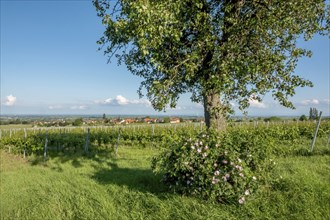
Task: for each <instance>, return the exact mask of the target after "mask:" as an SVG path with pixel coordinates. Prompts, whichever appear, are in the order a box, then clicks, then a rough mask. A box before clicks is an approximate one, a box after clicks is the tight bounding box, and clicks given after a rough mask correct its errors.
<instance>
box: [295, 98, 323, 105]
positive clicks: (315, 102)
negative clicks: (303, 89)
mask: <svg viewBox="0 0 330 220" xmlns="http://www.w3.org/2000/svg"><path fill="white" fill-rule="evenodd" d="M300 104H302V105H318V104H320V101H319V100H317V99H306V100H302V101H301V102H300Z"/></svg>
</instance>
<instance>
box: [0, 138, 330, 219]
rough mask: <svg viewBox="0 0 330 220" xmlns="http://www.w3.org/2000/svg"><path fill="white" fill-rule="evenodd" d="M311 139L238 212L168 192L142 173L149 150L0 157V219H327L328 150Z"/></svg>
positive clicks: (4, 154)
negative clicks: (311, 145) (312, 147)
mask: <svg viewBox="0 0 330 220" xmlns="http://www.w3.org/2000/svg"><path fill="white" fill-rule="evenodd" d="M326 142H327V139H326V138H322V139H319V140H318V142H317V145H316V146H315V151H314V152H313V154H310V153H308V148H309V143H310V142H307V141H306V142H305V143H304V144H302V145H300V146H298V147H299V148H300V149H302V150H301V151H300V153H299V154H291V155H287V156H285V157H277V158H276V160H275V161H276V163H277V166H276V168H275V171H274V172H276V173H278V175H279V176H281V178H279V179H278V180H276V181H274V183H273V184H272V185H266V186H263V187H262V188H261V189H260V190H259V192H258V193H256V194H254V195H253V196H251V197H250V200H249V201H248V202H247V203H246V204H244V205H239V206H237V205H228V204H218V203H213V202H209V201H203V200H200V199H197V198H193V197H188V196H182V195H179V194H176V193H175V192H170V191H168V190H167V189H166V187H165V186H164V185H163V184H162V183H161V182H160V180H161V177H160V176H156V175H154V174H153V173H152V171H151V169H150V159H151V157H152V156H153V155H156V154H158V153H159V150H158V149H157V148H149V147H147V148H142V147H138V146H121V147H120V148H119V152H118V156H117V157H115V156H114V155H112V154H109V153H104V152H103V153H98V154H93V155H90V156H88V157H87V156H83V155H81V154H78V153H77V154H70V155H63V154H61V153H59V154H58V155H56V156H53V157H52V158H49V160H48V161H46V162H43V160H42V158H41V157H36V156H31V157H29V158H28V159H26V160H25V159H22V158H21V157H19V156H15V155H13V154H8V153H7V152H6V151H5V150H1V173H0V174H1V200H0V204H1V209H0V211H1V219H33V220H37V219H43V220H44V219H330V185H329V182H330V146H327V145H326Z"/></svg>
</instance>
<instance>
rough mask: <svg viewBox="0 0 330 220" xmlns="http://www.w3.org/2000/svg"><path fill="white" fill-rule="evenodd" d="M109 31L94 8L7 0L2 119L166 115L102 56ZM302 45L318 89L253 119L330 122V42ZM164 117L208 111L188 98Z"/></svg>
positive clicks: (256, 111)
mask: <svg viewBox="0 0 330 220" xmlns="http://www.w3.org/2000/svg"><path fill="white" fill-rule="evenodd" d="M103 31H104V27H103V26H102V25H101V22H100V19H99V18H98V17H97V16H96V11H95V9H94V7H93V5H92V3H91V1H28V0H27V1H17V0H15V1H3V0H1V90H0V91H1V97H0V98H1V114H100V115H101V114H103V113H106V114H107V115H112V114H113V115H118V114H138V115H147V114H148V115H153V114H159V113H158V112H156V111H154V110H153V109H152V107H151V106H150V104H149V102H148V101H147V100H146V99H145V98H143V99H139V97H138V94H137V92H136V91H137V89H138V87H139V84H140V82H141V79H140V78H138V77H136V76H133V75H132V74H131V73H129V72H128V71H127V69H126V67H125V66H119V67H118V66H117V62H116V60H115V59H113V60H112V63H110V64H107V57H105V56H103V52H101V51H97V48H98V45H97V44H96V41H97V40H98V39H99V38H100V37H101V36H102V33H103ZM299 44H300V45H301V46H303V47H304V48H307V49H310V50H312V51H313V57H312V58H303V59H301V60H300V62H299V63H298V66H297V68H296V74H299V75H300V76H302V77H304V78H307V79H310V80H311V81H313V83H314V87H313V88H298V89H297V90H296V95H295V96H294V97H293V98H292V99H291V100H292V101H293V102H294V104H295V106H296V107H297V109H296V110H290V109H286V108H284V107H281V106H279V104H278V103H276V102H275V101H273V100H272V99H271V97H270V96H266V97H265V99H264V102H262V103H257V102H255V103H251V107H250V108H249V110H248V111H249V115H252V116H257V115H261V116H267V115H279V116H281V115H294V116H296V115H297V116H299V115H301V114H308V110H309V108H310V107H315V108H317V109H319V110H321V111H323V112H324V115H328V116H329V115H330V90H329V84H330V79H329V71H330V64H329V60H330V58H329V54H330V52H329V47H330V44H329V38H327V37H322V36H316V37H315V38H314V39H313V40H311V41H309V42H303V41H301V42H299ZM161 114H168V115H199V116H202V115H203V108H202V106H201V105H199V104H196V103H192V102H191V101H190V99H189V95H188V94H185V95H182V96H181V99H180V100H179V102H178V106H177V108H176V109H168V110H167V111H166V113H161ZM236 115H241V113H240V112H239V111H236Z"/></svg>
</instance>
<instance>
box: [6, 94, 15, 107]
mask: <svg viewBox="0 0 330 220" xmlns="http://www.w3.org/2000/svg"><path fill="white" fill-rule="evenodd" d="M15 103H16V97H15V96H13V95H9V96H7V97H6V101H5V103H4V104H5V105H6V106H13V105H14V104H15Z"/></svg>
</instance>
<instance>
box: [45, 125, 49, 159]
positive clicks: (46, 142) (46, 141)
mask: <svg viewBox="0 0 330 220" xmlns="http://www.w3.org/2000/svg"><path fill="white" fill-rule="evenodd" d="M47 144H48V130H46V140H45V148H44V161H46V157H47Z"/></svg>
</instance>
